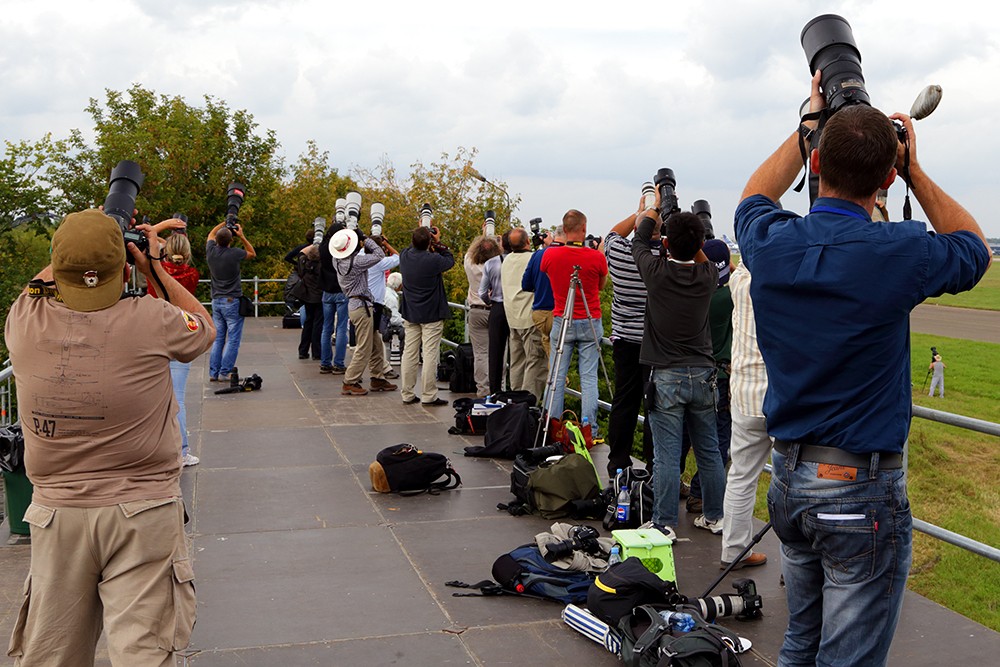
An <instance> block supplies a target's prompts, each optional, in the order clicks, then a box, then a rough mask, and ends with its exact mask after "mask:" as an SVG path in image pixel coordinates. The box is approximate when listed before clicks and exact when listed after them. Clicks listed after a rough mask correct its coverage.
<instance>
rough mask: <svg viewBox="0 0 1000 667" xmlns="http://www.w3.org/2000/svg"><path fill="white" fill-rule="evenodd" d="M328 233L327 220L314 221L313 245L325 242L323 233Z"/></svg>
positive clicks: (318, 219)
mask: <svg viewBox="0 0 1000 667" xmlns="http://www.w3.org/2000/svg"><path fill="white" fill-rule="evenodd" d="M325 231H326V218H316V219H315V220H313V245H319V244H320V243H322V242H323V232H325Z"/></svg>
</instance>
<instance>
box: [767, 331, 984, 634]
mask: <svg viewBox="0 0 1000 667" xmlns="http://www.w3.org/2000/svg"><path fill="white" fill-rule="evenodd" d="M932 345H934V346H936V347H937V348H938V351H939V352H940V353H941V355H942V358H943V359H944V361H945V365H946V366H947V369H946V370H945V397H944V398H929V397H928V396H927V390H926V388H923V387H924V378H925V376H926V374H927V367H928V365H929V364H930V357H931V355H930V347H931V346H932ZM911 364H912V370H913V385H914V387H913V402H914V403H915V404H916V405H923V406H926V407H930V408H934V409H936V410H942V411H944V412H952V413H955V414H960V415H965V416H968V417H977V418H979V419H985V420H987V421H991V422H995V423H1000V382H998V381H997V373H998V371H1000V345H997V344H991V343H980V342H976V341H968V340H961V339H955V338H942V337H940V336H930V335H926V334H913V335H912V360H911ZM928 386H929V381H928ZM909 452H910V454H909V456H910V459H909V480H908V490H909V496H910V505H911V508H912V511H913V516H914V517H915V518H918V519H923V520H924V521H927V522H929V523H933V524H935V525H938V526H941V527H942V528H947V529H948V530H951V531H954V532H956V533H960V534H962V535H966V536H968V537H971V538H973V539H975V540H978V541H980V542H983V543H985V544H989V545H991V546H994V547H1000V485H998V484H997V474H998V471H1000V438H997V437H996V436H990V435H984V434H980V433H974V432H972V431H967V430H965V429H960V428H956V427H953V426H946V425H944V424H939V423H936V422H931V421H927V420H925V419H919V418H914V420H913V423H912V425H911V430H910V450H909ZM769 483H770V475H768V474H767V473H764V474H763V475H761V481H760V485H759V487H758V493H757V505H756V511H755V513H756V516H757V517H758V518H759V519H761V520H764V521H766V520H767V505H766V502H765V498H766V494H767V486H768V484H769ZM913 542H914V547H913V567H912V568H911V570H910V580H909V586H910V588H911V589H912V590H914V591H916V592H918V593H920V594H921V595H924V596H926V597H928V598H930V599H931V600H934V601H935V602H938V603H939V604H942V605H944V606H946V607H948V608H949V609H953V610H955V611H957V612H959V613H960V614H963V615H965V616H968V617H969V618H971V619H972V620H974V621H977V622H979V623H982V624H983V625H985V626H987V627H989V628H992V629H993V630H997V631H1000V563H996V562H994V561H991V560H988V559H986V558H983V557H982V556H977V555H975V554H972V553H970V552H968V551H965V550H964V549H960V548H958V547H953V546H951V545H948V544H945V543H944V542H941V541H939V540H937V539H935V538H932V537H928V536H927V535H924V534H922V533H919V532H916V531H914V534H913Z"/></svg>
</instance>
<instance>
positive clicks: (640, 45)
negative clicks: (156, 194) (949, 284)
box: [0, 0, 1000, 235]
mask: <svg viewBox="0 0 1000 667" xmlns="http://www.w3.org/2000/svg"><path fill="white" fill-rule="evenodd" d="M59 5H60V6H59V7H58V9H56V8H55V7H53V6H52V5H43V4H38V3H35V4H30V5H28V4H24V3H17V4H16V5H13V6H11V7H5V14H4V21H3V23H0V67H2V68H3V71H4V86H3V87H2V88H0V127H3V137H2V138H4V139H9V140H19V139H22V138H28V139H34V138H37V137H39V136H41V135H42V134H43V133H45V132H47V131H51V132H53V133H54V134H55V135H56V136H64V135H65V134H67V133H68V131H69V130H70V129H71V128H74V127H79V128H82V129H87V128H89V125H90V122H89V118H87V116H86V114H85V113H84V111H83V110H84V108H85V107H86V105H87V102H88V99H89V98H91V97H96V98H98V99H102V98H103V95H104V89H105V88H110V89H115V90H124V89H126V88H127V87H128V86H129V85H130V83H131V82H140V83H142V85H144V86H145V87H147V88H151V89H153V90H155V91H157V92H158V93H162V94H167V95H181V96H184V97H185V98H187V99H188V100H189V102H191V103H193V104H199V103H200V102H201V99H202V96H203V95H205V94H210V95H213V96H215V97H217V98H219V99H222V100H224V101H226V102H227V103H228V104H229V106H230V107H231V108H243V109H247V110H248V111H249V112H250V113H252V114H253V115H254V116H255V118H256V120H257V121H258V122H259V123H260V125H261V126H262V127H264V128H271V129H274V130H275V131H276V132H277V135H278V138H279V139H280V140H281V141H282V144H283V148H284V151H285V153H286V155H287V156H288V157H289V158H290V159H294V157H295V156H297V155H298V154H299V153H300V152H301V150H302V149H303V148H304V146H305V142H306V141H307V140H308V139H315V140H317V141H318V143H319V145H320V147H321V148H322V149H324V150H329V151H330V154H331V156H332V158H333V160H334V161H335V166H336V167H338V168H339V169H340V170H341V171H347V170H348V169H349V167H350V165H352V164H359V165H364V166H374V165H375V164H376V163H377V162H378V160H379V159H380V157H381V156H382V155H383V154H386V155H388V156H389V158H390V159H391V160H392V161H393V162H394V163H395V164H396V165H397V166H399V167H400V168H404V169H405V167H406V166H407V165H409V164H410V163H411V162H413V161H415V160H418V159H420V160H424V161H431V160H434V159H436V158H437V156H438V155H439V154H440V153H441V152H442V151H448V152H453V151H454V149H455V148H456V147H457V146H460V145H461V146H466V147H472V146H475V147H478V149H479V158H478V159H477V166H478V167H479V168H480V169H481V171H483V172H484V173H486V174H487V175H488V176H492V177H496V178H503V179H506V180H507V181H508V183H509V184H510V185H511V189H512V191H514V192H520V193H521V194H522V195H523V201H524V203H523V206H522V210H521V211H519V214H520V216H521V217H522V218H524V219H527V218H530V217H534V215H536V214H542V215H543V217H546V221H547V222H548V220H549V218H553V219H555V218H556V217H558V216H561V214H562V212H564V211H565V210H566V209H567V208H569V207H571V206H574V207H578V208H580V209H582V210H584V211H586V212H587V213H588V215H590V218H591V221H592V224H599V223H598V221H605V220H606V221H609V222H608V226H609V227H610V225H611V224H613V223H614V222H616V221H617V220H618V219H620V217H621V215H622V213H623V212H624V211H627V210H628V209H629V208H631V207H632V206H634V200H635V199H636V196H637V194H638V188H639V185H640V184H641V183H642V181H644V180H647V179H648V178H650V177H651V176H652V173H653V172H654V171H655V170H656V168H658V167H660V166H670V167H672V168H673V169H674V170H675V171H676V173H677V178H678V190H679V192H680V194H681V196H682V199H684V200H686V201H687V202H690V200H693V199H696V198H702V197H704V198H708V199H709V200H710V201H712V204H713V209H714V210H715V220H716V227H717V228H718V229H727V228H728V227H730V225H731V223H730V222H729V218H730V217H731V215H732V210H733V209H734V208H735V205H736V200H737V198H738V196H739V193H740V191H741V190H742V187H743V185H744V183H745V181H746V179H747V177H748V176H749V174H750V173H751V172H752V171H753V169H754V168H755V167H756V166H757V165H758V164H759V163H760V162H761V161H762V160H763V159H764V158H765V157H766V156H767V155H768V154H769V153H770V152H771V151H772V150H773V149H774V148H775V147H776V146H777V144H778V143H779V142H780V140H781V139H782V138H783V137H784V136H786V135H787V133H788V132H790V131H791V130H792V128H794V127H795V124H796V111H797V107H798V105H799V103H800V102H801V101H802V99H803V98H804V97H805V96H806V93H807V92H808V66H807V63H806V62H805V56H804V54H803V53H802V50H801V47H800V44H799V33H800V31H801V29H802V26H803V25H804V24H805V23H806V22H807V21H808V20H809V19H810V18H812V17H813V16H816V15H818V14H820V13H824V12H834V13H839V14H842V15H843V16H845V17H847V18H848V20H849V21H850V22H851V24H852V26H853V28H854V34H855V39H856V41H857V43H858V45H859V47H860V49H861V51H862V58H863V63H864V72H865V76H866V79H867V82H868V89H869V92H870V93H871V96H872V100H873V102H874V103H875V104H876V105H877V106H879V107H880V108H883V109H886V110H893V109H901V110H906V109H908V108H909V105H910V103H911V102H912V100H913V98H914V97H915V96H916V94H917V92H918V91H919V90H920V89H921V88H923V87H924V86H925V85H927V84H929V83H938V84H940V85H942V86H943V87H944V91H945V92H944V101H943V103H942V105H941V108H940V109H939V110H938V111H937V112H935V114H934V116H932V117H931V118H928V119H927V120H924V121H921V123H920V124H919V125H918V126H917V132H918V147H919V151H920V157H921V160H922V161H923V163H924V164H925V166H926V167H927V168H928V170H929V172H930V173H931V174H932V175H933V176H934V177H935V179H936V180H938V181H939V182H940V183H941V185H942V186H943V187H945V189H946V190H948V191H949V192H950V193H951V194H953V195H954V196H955V197H956V198H957V199H959V201H962V203H963V204H965V205H966V206H967V207H968V208H969V209H970V210H971V211H973V213H974V214H977V215H978V216H979V218H980V220H981V221H982V222H983V223H984V225H985V227H986V228H987V230H988V231H989V232H990V233H991V234H992V235H1000V222H996V221H995V217H994V216H992V208H993V207H992V206H991V204H992V197H991V196H990V195H991V194H992V193H991V185H993V184H995V183H996V182H997V180H998V173H997V171H998V170H997V168H996V167H995V166H993V165H994V164H995V160H993V155H995V154H996V153H997V148H998V146H997V144H998V143H1000V140H998V139H996V138H995V137H994V136H993V133H991V132H990V128H991V126H992V124H993V123H994V116H995V114H996V112H995V109H996V108H997V106H998V105H997V103H998V101H1000V100H998V99H997V98H998V96H1000V92H998V91H997V89H996V87H995V86H992V85H990V84H989V82H990V81H992V80H994V79H995V76H996V75H995V73H996V72H997V71H1000V49H998V41H997V38H996V37H995V34H994V32H992V31H991V30H990V26H989V23H988V22H987V21H983V20H982V15H981V12H980V11H979V10H980V9H981V3H976V2H972V1H971V0H953V1H952V2H950V3H948V4H947V6H946V7H944V6H942V5H941V4H940V3H939V2H930V1H929V0H914V1H913V2H910V3H907V4H906V5H905V6H901V5H898V4H890V3H870V2H861V1H860V0H848V1H840V2H836V1H835V2H832V3H831V2H819V1H810V2H801V1H796V0H772V1H771V2H769V3H766V4H764V3H759V2H751V1H750V0H738V1H730V2H726V3H724V4H720V3H707V2H706V3H668V4H664V3H656V2H649V1H643V2H638V3H627V4H625V5H619V6H609V5H608V4H607V3H606V2H593V1H589V2H577V3H573V4H568V3H540V2H526V1H524V0H514V1H512V2H508V3H504V4H503V5H497V6H487V5H482V4H479V5H476V4H473V3H471V2H442V1H434V0H429V1H428V2H424V3H409V4H405V5H404V4H397V3H323V2H319V1H318V0H282V1H267V2H264V1H260V2H248V1H240V2H236V1H230V0H175V1H173V2H169V3H164V2H159V1H157V0H133V1H132V2H121V1H116V2H111V1H110V0H104V1H100V2H77V3H59ZM81 26H87V27H88V29H86V30H83V29H81ZM897 199H901V195H900V196H899V197H896V196H895V195H893V202H896V200H897ZM789 201H790V202H793V204H790V205H794V206H796V207H798V208H800V209H801V208H804V206H805V198H804V196H799V197H798V198H795V197H794V196H790V197H789ZM895 210H898V205H897V206H896V208H895ZM988 216H989V217H988Z"/></svg>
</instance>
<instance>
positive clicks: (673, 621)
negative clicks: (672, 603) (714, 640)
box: [660, 611, 695, 632]
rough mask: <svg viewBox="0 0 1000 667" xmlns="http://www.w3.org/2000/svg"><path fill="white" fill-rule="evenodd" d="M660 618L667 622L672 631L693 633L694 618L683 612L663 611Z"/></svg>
mask: <svg viewBox="0 0 1000 667" xmlns="http://www.w3.org/2000/svg"><path fill="white" fill-rule="evenodd" d="M660 616H662V617H663V620H664V621H666V622H667V624H668V625H669V626H670V629H671V630H674V631H676V632H691V631H692V630H694V625H695V623H694V618H693V617H692V616H691V614H685V613H684V612H682V611H661V612H660Z"/></svg>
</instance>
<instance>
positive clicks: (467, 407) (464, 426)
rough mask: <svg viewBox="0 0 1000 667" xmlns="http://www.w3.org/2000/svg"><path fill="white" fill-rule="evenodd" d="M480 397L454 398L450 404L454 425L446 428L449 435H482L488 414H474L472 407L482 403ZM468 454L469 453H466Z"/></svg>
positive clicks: (483, 400) (482, 400)
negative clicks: (452, 409)
mask: <svg viewBox="0 0 1000 667" xmlns="http://www.w3.org/2000/svg"><path fill="white" fill-rule="evenodd" d="M485 400H486V399H482V398H456V399H455V400H454V401H453V402H452V404H451V406H452V407H453V408H455V425H454V426H452V427H450V428H449V429H448V433H450V434H451V435H483V434H485V433H486V420H487V418H489V415H474V414H472V410H473V408H475V407H476V405H477V404H480V405H481V404H482V403H484V402H485ZM466 456H469V454H466Z"/></svg>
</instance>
